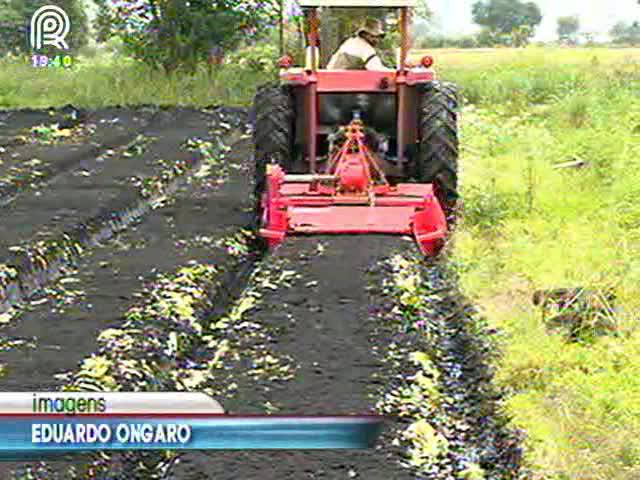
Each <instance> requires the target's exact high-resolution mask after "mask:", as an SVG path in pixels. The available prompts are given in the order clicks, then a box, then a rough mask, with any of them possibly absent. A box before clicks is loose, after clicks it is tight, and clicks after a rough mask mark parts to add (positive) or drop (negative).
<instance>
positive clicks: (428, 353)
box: [379, 253, 527, 480]
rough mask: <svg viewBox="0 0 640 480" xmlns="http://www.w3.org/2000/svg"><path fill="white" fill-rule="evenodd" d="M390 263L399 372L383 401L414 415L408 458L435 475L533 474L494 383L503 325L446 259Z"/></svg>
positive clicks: (497, 478)
mask: <svg viewBox="0 0 640 480" xmlns="http://www.w3.org/2000/svg"><path fill="white" fill-rule="evenodd" d="M384 268H386V269H387V271H388V274H387V277H388V278H391V279H392V280H391V281H389V282H387V289H386V292H387V293H386V294H387V295H388V296H389V297H391V298H392V299H393V300H392V301H391V303H387V306H386V307H385V308H383V310H382V313H381V315H382V317H383V318H385V319H386V320H385V321H386V323H387V324H391V325H395V326H396V335H397V338H398V341H397V342H396V343H394V344H393V345H392V346H393V349H391V350H388V351H387V357H386V358H387V359H389V360H390V363H391V364H393V365H394V367H395V372H391V375H390V376H391V378H393V379H394V380H393V381H391V382H390V383H389V385H388V386H387V389H386V396H385V397H383V399H382V400H381V402H380V404H379V407H380V409H381V411H382V412H385V413H393V414H396V415H401V416H404V417H405V418H408V419H410V420H411V421H412V423H411V425H409V426H408V428H407V429H405V430H404V432H402V434H401V435H399V436H398V437H397V440H396V443H398V444H402V445H404V446H405V447H406V448H407V449H408V452H409V455H408V458H407V463H408V464H409V465H410V466H412V467H414V468H415V469H416V470H417V472H419V475H420V478H429V479H434V480H435V479H437V480H454V479H460V478H463V479H464V478H483V479H491V480H513V479H521V478H527V472H525V471H524V470H523V469H522V466H521V465H522V449H521V440H522V433H521V432H518V431H515V430H512V429H511V428H509V426H508V422H509V419H508V418H507V417H506V416H505V415H504V413H503V410H502V403H501V402H502V395H501V394H500V392H498V391H497V390H496V388H495V387H494V386H493V383H492V380H493V371H492V368H491V365H492V362H493V361H495V360H496V358H497V350H496V345H495V342H493V341H492V337H493V336H494V335H495V333H496V332H495V331H493V330H491V329H488V328H487V326H486V323H485V322H484V320H483V319H482V318H481V317H480V316H479V315H478V313H477V311H476V310H475V309H474V307H473V306H472V305H471V304H470V303H469V302H468V301H467V300H466V299H465V298H464V297H463V295H462V294H461V293H460V291H459V289H458V287H457V281H456V276H455V273H454V272H452V271H451V270H450V268H448V267H447V265H446V263H444V261H436V262H424V260H423V259H421V258H420V257H419V256H418V255H415V254H407V253H403V254H398V255H396V256H394V257H393V258H392V260H391V261H389V262H388V263H387V264H386V266H385V267H384ZM390 307H391V308H390ZM398 359H402V360H401V361H398Z"/></svg>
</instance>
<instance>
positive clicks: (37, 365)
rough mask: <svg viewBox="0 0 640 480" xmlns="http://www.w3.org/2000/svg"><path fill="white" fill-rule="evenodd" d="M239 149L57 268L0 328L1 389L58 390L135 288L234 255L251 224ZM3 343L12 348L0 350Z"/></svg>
mask: <svg viewBox="0 0 640 480" xmlns="http://www.w3.org/2000/svg"><path fill="white" fill-rule="evenodd" d="M246 145H247V142H246V141H242V142H240V143H238V144H236V145H235V146H234V147H233V150H232V152H230V153H229V154H227V155H226V156H225V157H224V158H221V161H223V162H224V167H223V166H218V167H215V168H213V169H212V171H211V172H209V173H208V174H207V175H205V176H201V175H200V174H198V175H194V176H192V177H191V178H190V179H189V180H188V181H187V182H185V184H184V185H182V186H181V187H180V188H179V190H178V191H177V193H176V195H175V196H174V197H173V200H171V201H167V202H165V203H164V204H163V206H162V208H158V209H155V210H153V211H152V212H150V213H149V215H148V216H147V217H145V219H144V222H142V223H140V224H137V225H134V226H132V228H130V229H128V230H127V231H124V232H120V233H119V234H118V236H117V237H116V238H114V239H113V240H112V241H111V242H108V243H105V244H104V245H99V246H98V247H96V248H95V249H93V251H91V252H87V253H88V254H87V255H84V256H82V257H78V258H76V259H75V262H74V266H73V268H70V267H69V266H65V267H64V268H62V269H61V273H62V274H63V277H61V278H60V279H59V280H58V281H56V282H53V283H52V284H51V285H50V286H49V287H47V288H44V289H43V291H42V293H38V294H37V295H36V296H34V297H33V300H32V301H31V302H29V303H27V304H26V305H25V308H22V309H21V311H20V316H19V317H18V319H17V320H16V321H13V322H11V323H9V324H6V325H4V326H3V328H2V330H1V332H2V334H3V335H2V336H1V337H0V339H2V343H0V364H5V366H6V368H5V369H4V372H3V375H2V376H1V377H0V388H3V389H6V390H20V391H28V390H56V389H58V388H60V387H61V386H62V385H63V380H62V379H61V378H59V377H58V376H57V374H60V373H61V372H64V371H69V370H72V369H73V368H75V367H76V366H77V365H78V362H80V360H81V359H82V358H83V357H85V356H86V355H89V354H90V353H91V352H92V351H95V349H96V348H97V346H96V341H95V338H96V336H97V335H98V334H99V333H100V331H101V330H103V329H105V328H108V327H110V326H111V325H112V324H113V323H114V322H117V318H118V315H119V314H121V313H123V312H125V311H126V310H127V307H128V306H129V305H130V304H131V302H134V301H136V298H137V296H139V295H140V294H139V293H136V292H137V291H138V290H139V289H140V286H141V285H144V284H145V283H151V282H152V281H153V280H154V278H155V277H156V276H157V275H158V273H162V272H172V271H174V270H175V269H176V267H177V266H179V265H182V264H186V263H187V262H188V261H190V260H195V261H199V262H203V261H208V262H210V263H212V264H214V265H215V264H216V263H217V261H218V260H219V257H220V251H221V249H222V251H224V249H225V248H226V249H228V250H229V251H230V252H235V253H238V249H239V248H240V247H239V246H235V245H236V244H238V245H241V244H242V239H243V238H244V237H243V236H241V235H238V238H237V239H236V238H235V235H237V234H238V229H239V226H241V225H245V224H249V223H250V222H251V213H250V212H247V211H245V210H246V209H247V207H248V202H249V200H248V199H247V195H246V191H247V189H248V188H249V179H248V175H247V172H246V171H245V168H244V165H245V163H246V162H247V156H249V155H248V150H247V146H246ZM200 173H202V171H200ZM226 237H229V238H226ZM34 305H35V306H34ZM2 337H4V338H2ZM3 344H5V345H6V344H8V345H9V346H12V348H8V347H7V348H1V347H2V346H3ZM3 350H4V351H3Z"/></svg>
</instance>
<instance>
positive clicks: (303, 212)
mask: <svg viewBox="0 0 640 480" xmlns="http://www.w3.org/2000/svg"><path fill="white" fill-rule="evenodd" d="M342 132H343V133H344V134H345V136H346V140H345V141H344V143H343V144H342V146H340V147H339V148H338V149H336V152H335V153H334V154H333V155H332V156H331V159H330V161H329V163H328V165H327V170H326V172H325V173H324V174H307V175H305V174H302V175H292V174H289V175H287V174H286V173H285V172H284V171H283V170H282V168H280V167H279V166H278V165H269V166H267V190H266V194H265V195H264V197H263V199H262V201H263V212H264V215H263V219H262V224H263V225H264V227H263V228H261V229H260V235H261V236H262V237H263V238H265V239H266V240H267V242H268V245H269V247H270V248H273V247H276V246H277V245H279V244H280V243H282V242H283V241H284V239H285V237H286V235H287V233H307V234H308V233H317V234H320V233H325V234H329V233H342V234H361V233H387V234H405V235H411V234H413V236H414V237H415V239H416V241H417V243H418V246H419V247H420V250H421V251H422V253H423V254H425V255H434V254H435V253H437V251H438V250H439V248H440V247H441V245H442V242H443V240H444V238H445V236H446V233H447V222H446V219H445V216H444V213H443V211H442V208H441V207H440V204H439V203H438V200H437V198H436V197H435V195H434V192H433V187H432V185H430V184H428V185H421V184H410V183H401V184H398V185H395V186H393V187H392V186H391V185H389V183H388V182H387V179H386V177H385V174H384V172H383V171H382V169H381V168H380V167H379V165H378V163H377V160H376V158H375V156H374V155H373V154H372V153H371V152H370V151H369V149H368V148H367V145H366V144H365V142H364V139H365V133H364V128H363V124H362V121H361V120H359V119H355V120H353V121H352V122H351V124H350V125H349V126H347V127H342Z"/></svg>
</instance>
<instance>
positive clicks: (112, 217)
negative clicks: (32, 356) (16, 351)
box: [0, 110, 231, 308]
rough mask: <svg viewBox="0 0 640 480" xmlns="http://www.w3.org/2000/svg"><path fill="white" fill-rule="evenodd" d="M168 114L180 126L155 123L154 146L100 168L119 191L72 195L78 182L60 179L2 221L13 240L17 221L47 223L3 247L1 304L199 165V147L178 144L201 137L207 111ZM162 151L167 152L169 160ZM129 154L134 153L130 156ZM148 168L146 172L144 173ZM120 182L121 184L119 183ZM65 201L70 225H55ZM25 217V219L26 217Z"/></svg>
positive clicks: (37, 284) (38, 284)
mask: <svg viewBox="0 0 640 480" xmlns="http://www.w3.org/2000/svg"><path fill="white" fill-rule="evenodd" d="M167 115H168V116H167V117H166V118H165V119H164V123H170V122H171V121H180V122H181V127H180V128H177V129H172V130H167V131H163V130H164V129H163V128H160V129H159V130H158V131H157V132H156V131H153V130H150V131H149V133H150V134H152V135H153V134H156V135H162V138H160V139H159V140H158V141H157V142H156V143H155V144H154V148H153V149H150V150H149V151H147V152H145V153H144V155H142V156H141V157H140V158H139V159H138V160H137V161H132V162H124V161H123V162H122V164H120V165H118V166H116V167H112V168H106V169H105V171H107V172H108V174H109V175H108V176H107V174H105V176H101V178H103V179H109V180H110V181H111V182H112V184H113V185H114V186H115V187H117V189H116V188H114V191H115V192H118V193H113V192H111V193H109V194H107V193H104V191H102V193H103V195H105V196H107V198H108V200H104V199H102V198H100V196H99V195H95V193H94V194H93V195H85V196H83V197H82V198H77V197H76V194H77V189H75V187H76V186H77V183H74V182H73V181H72V180H70V179H65V181H64V182H61V185H59V188H57V189H54V190H50V191H49V192H48V195H46V200H48V202H46V203H44V204H42V203H41V202H37V205H36V206H35V207H34V206H31V205H29V204H25V202H20V206H21V209H20V210H19V215H15V216H12V217H11V221H9V222H7V224H6V225H3V229H5V230H7V232H9V235H10V236H11V237H10V238H13V239H14V240H17V238H15V237H16V236H19V235H24V233H23V232H20V231H19V230H20V229H19V226H20V225H21V221H23V222H25V223H32V224H35V225H38V223H39V221H38V219H40V218H41V220H40V222H42V223H44V224H45V225H46V228H44V229H43V228H42V223H40V226H39V227H33V226H32V227H30V228H31V230H30V233H32V235H33V237H32V239H31V240H30V241H29V242H23V243H26V244H27V245H26V246H25V247H24V248H18V249H17V252H13V251H11V250H13V248H11V247H5V251H6V253H5V255H6V256H7V257H8V261H6V262H5V263H6V265H8V266H9V267H10V268H11V269H12V270H11V271H13V272H17V275H16V274H14V275H13V277H10V278H9V280H8V281H5V285H4V287H5V294H4V298H5V301H4V303H5V308H7V306H8V305H11V304H16V303H18V302H20V301H21V299H23V298H27V297H29V296H30V295H31V294H33V293H34V292H35V291H37V290H38V289H39V288H42V287H43V286H45V285H46V284H47V283H48V282H49V281H51V280H52V279H53V278H57V277H58V276H59V274H60V272H59V269H60V268H61V267H62V266H64V264H65V263H68V262H69V260H70V259H71V258H73V257H75V256H77V254H79V253H81V252H82V249H84V248H86V247H88V246H92V245H94V244H95V243H97V242H100V241H104V240H105V239H107V238H109V237H111V236H112V235H113V234H114V233H115V232H116V231H119V230H121V229H123V228H125V227H126V226H128V225H129V224H131V223H132V222H133V221H135V220H137V219H138V218H139V217H141V216H142V215H144V214H146V213H147V212H148V211H149V210H150V209H151V208H152V205H153V204H154V202H156V201H157V200H159V199H160V198H162V197H163V196H164V195H167V194H171V193H172V191H173V190H174V189H175V188H177V186H178V185H179V183H180V181H183V180H184V178H185V177H184V175H183V173H185V172H188V171H193V170H194V169H195V168H196V167H198V166H199V165H200V163H201V161H202V159H203V158H202V157H203V155H204V153H203V152H202V151H199V152H194V151H190V150H189V149H187V148H186V147H185V146H184V145H183V144H184V143H185V141H186V140H187V139H189V138H192V137H198V138H203V137H206V136H207V135H208V130H207V129H208V121H210V120H211V117H210V116H209V115H205V114H204V113H201V112H196V111H188V110H186V111H181V112H178V113H177V114H175V113H174V114H173V115H172V114H171V113H167ZM230 128H231V126H227V128H226V129H225V132H220V134H225V135H228V134H229V131H230ZM216 138H218V137H216ZM218 142H219V141H218V140H217V139H216V140H215V141H214V142H213V143H212V144H211V148H213V149H214V150H215V151H213V152H211V153H212V154H213V155H214V156H215V155H217V154H218V153H219V151H220V150H219V148H220V146H221V145H222V144H220V143H218ZM167 155H168V156H170V159H169V160H167ZM132 158H134V159H135V156H134V157H132ZM127 167H129V168H128V169H127ZM147 172H148V174H147V175H145V173H147ZM136 173H137V174H138V176H139V180H138V181H136V182H132V181H131V176H132V175H135V174H136ZM152 173H156V176H155V177H153V176H149V174H152ZM145 177H146V178H147V179H150V180H153V181H152V182H151V183H150V184H149V185H147V184H146V183H144V182H146V181H147V180H144V179H145ZM76 182H77V180H76ZM120 183H121V184H122V185H119V184H120ZM67 202H69V203H71V202H73V203H71V205H73V206H74V207H75V208H74V209H73V210H72V211H71V212H70V213H69V215H68V216H71V218H72V219H73V220H72V221H71V222H69V220H67V222H69V223H71V224H70V226H68V227H66V228H64V227H63V228H60V226H59V225H60V224H64V221H63V220H62V218H65V216H64V215H62V214H61V212H63V211H65V210H67V211H68V207H69V206H71V205H69V204H68V203H67ZM47 204H50V205H51V204H52V205H54V207H53V208H52V209H47V208H46V207H44V205H47ZM15 207H17V205H16V206H15ZM37 207H41V208H40V209H38V208H37ZM32 208H33V209H35V212H37V215H36V217H37V219H36V220H35V221H34V219H33V218H32V217H29V212H30V211H31V209H32ZM56 213H58V220H57V221H54V222H53V223H45V222H47V218H51V215H54V218H56V217H55V214H56ZM60 217H62V218H60ZM78 217H80V219H81V220H80V221H78ZM27 218H29V219H30V220H29V222H27ZM16 230H18V232H16ZM33 232H38V236H37V237H36V236H35V233H33ZM34 237H35V238H34ZM5 241H6V240H5ZM7 243H8V242H7ZM34 244H36V245H37V246H34ZM7 257H5V258H7ZM0 293H1V291H0Z"/></svg>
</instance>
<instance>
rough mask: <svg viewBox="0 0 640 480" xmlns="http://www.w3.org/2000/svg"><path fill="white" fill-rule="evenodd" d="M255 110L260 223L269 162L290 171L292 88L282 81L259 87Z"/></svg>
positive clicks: (256, 181) (255, 177)
mask: <svg viewBox="0 0 640 480" xmlns="http://www.w3.org/2000/svg"><path fill="white" fill-rule="evenodd" d="M254 109H255V111H254V112H255V125H254V131H253V141H254V146H255V157H254V162H255V170H254V180H255V183H254V197H255V202H256V210H255V213H256V223H257V225H258V226H259V225H260V221H261V218H262V204H261V200H262V194H263V192H264V190H265V188H266V169H267V165H268V164H277V165H280V166H281V167H282V168H283V169H284V170H285V171H289V170H290V168H289V167H290V165H291V163H292V154H293V138H294V137H293V135H294V130H293V129H294V122H295V110H294V101H293V95H292V94H291V90H290V88H289V87H287V86H284V85H280V84H278V83H270V84H266V85H263V86H261V87H259V88H258V91H257V93H256V96H255V99H254Z"/></svg>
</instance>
